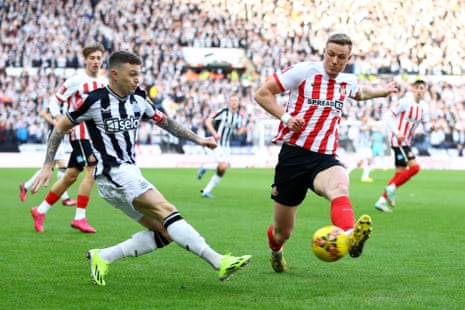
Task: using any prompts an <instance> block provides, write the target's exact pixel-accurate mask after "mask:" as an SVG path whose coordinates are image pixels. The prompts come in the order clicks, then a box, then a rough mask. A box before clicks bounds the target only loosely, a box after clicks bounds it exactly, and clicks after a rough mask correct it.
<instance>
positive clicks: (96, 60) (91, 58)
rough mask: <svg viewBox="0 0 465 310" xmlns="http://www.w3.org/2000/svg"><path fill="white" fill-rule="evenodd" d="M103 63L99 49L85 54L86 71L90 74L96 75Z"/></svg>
mask: <svg viewBox="0 0 465 310" xmlns="http://www.w3.org/2000/svg"><path fill="white" fill-rule="evenodd" d="M102 63H103V54H102V52H101V51H95V52H92V53H90V54H89V55H87V57H86V58H85V59H84V64H85V66H86V73H87V74H88V75H90V76H97V75H98V73H99V71H100V68H101V67H102Z"/></svg>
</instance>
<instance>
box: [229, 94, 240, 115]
mask: <svg viewBox="0 0 465 310" xmlns="http://www.w3.org/2000/svg"><path fill="white" fill-rule="evenodd" d="M229 108H230V109H231V111H233V112H236V111H237V109H238V108H239V98H237V97H231V98H230V99H229Z"/></svg>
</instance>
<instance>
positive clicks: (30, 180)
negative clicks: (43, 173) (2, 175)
mask: <svg viewBox="0 0 465 310" xmlns="http://www.w3.org/2000/svg"><path fill="white" fill-rule="evenodd" d="M39 173H40V169H39V170H37V171H36V173H34V175H33V176H32V177H31V178H30V179H29V180H27V181H26V182H25V183H24V187H25V188H26V189H27V190H29V189H30V188H31V187H32V183H34V181H35V179H36V178H37V176H38V175H39Z"/></svg>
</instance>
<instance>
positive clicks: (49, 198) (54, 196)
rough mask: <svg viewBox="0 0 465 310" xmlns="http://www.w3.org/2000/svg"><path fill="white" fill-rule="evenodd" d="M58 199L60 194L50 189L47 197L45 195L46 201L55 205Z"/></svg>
mask: <svg viewBox="0 0 465 310" xmlns="http://www.w3.org/2000/svg"><path fill="white" fill-rule="evenodd" d="M58 199H60V196H58V195H57V194H56V193H54V192H52V191H49V192H48V194H47V197H45V201H46V202H47V203H48V204H49V205H51V206H53V205H54V204H55V202H57V201H58Z"/></svg>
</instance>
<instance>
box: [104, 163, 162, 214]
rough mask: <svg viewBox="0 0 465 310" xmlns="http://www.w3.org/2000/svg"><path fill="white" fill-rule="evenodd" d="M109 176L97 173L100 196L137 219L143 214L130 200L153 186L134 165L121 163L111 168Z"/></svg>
mask: <svg viewBox="0 0 465 310" xmlns="http://www.w3.org/2000/svg"><path fill="white" fill-rule="evenodd" d="M110 177H111V179H110V178H109V177H106V176H103V175H99V176H97V178H96V182H97V186H98V192H99V194H100V196H101V197H102V198H103V199H105V200H106V201H108V202H109V203H110V204H111V205H112V206H113V207H115V208H117V209H120V210H121V211H123V212H124V213H125V214H126V215H127V216H129V217H130V218H132V219H133V220H135V221H139V220H140V219H141V218H142V216H143V214H142V213H141V212H139V211H137V210H136V209H135V208H134V206H133V205H132V202H133V201H134V199H136V198H137V197H139V196H140V195H142V194H144V193H145V192H146V191H148V190H149V189H154V188H155V186H153V184H151V183H150V182H149V181H147V180H146V179H145V178H144V177H143V176H142V173H141V171H140V169H139V167H137V166H136V165H129V164H126V165H121V166H119V167H114V168H111V171H110Z"/></svg>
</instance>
